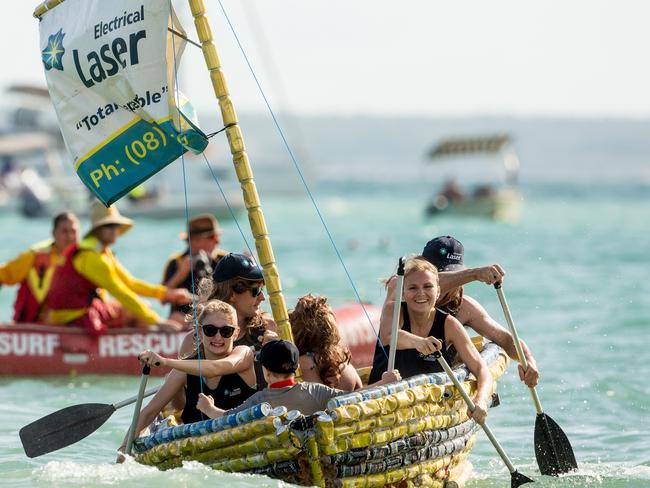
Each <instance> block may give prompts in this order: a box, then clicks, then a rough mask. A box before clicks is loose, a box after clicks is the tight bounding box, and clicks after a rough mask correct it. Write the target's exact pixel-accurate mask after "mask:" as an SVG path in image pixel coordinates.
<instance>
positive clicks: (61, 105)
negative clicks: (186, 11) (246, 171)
mask: <svg viewBox="0 0 650 488" xmlns="http://www.w3.org/2000/svg"><path fill="white" fill-rule="evenodd" d="M57 3H58V2H57ZM172 31H173V32H175V33H178V34H180V35H172V33H171V32H172ZM183 37H185V35H184V31H183V28H182V26H181V25H180V23H179V22H178V19H177V18H176V15H175V13H174V11H173V10H171V9H170V6H169V5H168V3H167V2H160V1H156V0H142V1H141V2H133V1H129V0H112V1H110V2H85V1H83V0H68V1H66V2H61V4H60V5H58V6H57V8H55V9H52V10H50V11H49V12H47V15H44V16H42V18H41V22H40V38H41V48H42V59H43V65H44V67H45V75H46V79H47V84H48V88H49V92H50V97H51V99H52V102H53V103H54V107H55V109H56V113H57V117H58V119H59V124H60V126H61V132H62V133H63V138H64V140H65V143H66V146H67V148H68V151H69V152H70V155H71V157H72V162H73V165H74V169H75V171H76V173H77V174H78V175H79V177H80V178H81V180H82V181H83V183H84V184H85V185H86V186H87V187H88V188H89V189H90V191H91V192H92V193H93V194H94V195H95V196H96V197H97V198H98V199H99V200H100V201H101V202H102V203H104V204H105V205H107V206H108V205H110V204H112V203H113V202H115V201H116V200H118V199H119V198H120V197H122V196H123V195H125V194H126V193H128V192H129V191H131V190H132V189H133V188H136V187H137V186H138V185H140V184H141V183H142V182H143V181H145V180H146V179H148V178H149V177H151V176H153V175H154V174H155V173H157V172H158V171H160V170H161V169H163V168H164V167H165V166H166V165H168V164H169V163H171V162H172V161H174V160H175V159H177V158H178V157H180V156H181V154H183V153H184V152H185V151H187V150H191V151H193V152H195V153H200V152H201V151H202V150H203V149H205V147H206V146H207V137H206V136H205V135H204V134H203V133H202V132H201V130H200V129H199V128H198V126H197V123H196V118H195V114H194V110H193V108H192V106H191V104H190V103H189V101H188V100H187V99H185V97H184V96H183V95H182V94H180V93H179V92H178V91H177V90H176V86H175V72H176V70H175V66H178V64H179V62H180V58H181V55H182V53H183V49H184V47H185V41H184V40H183Z"/></svg>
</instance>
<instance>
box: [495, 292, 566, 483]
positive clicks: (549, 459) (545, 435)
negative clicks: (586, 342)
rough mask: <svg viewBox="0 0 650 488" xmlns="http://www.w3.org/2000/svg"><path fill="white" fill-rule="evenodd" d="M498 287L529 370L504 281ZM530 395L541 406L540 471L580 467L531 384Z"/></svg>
mask: <svg viewBox="0 0 650 488" xmlns="http://www.w3.org/2000/svg"><path fill="white" fill-rule="evenodd" d="M494 288H495V290H496V291H497V295H498V296H499V301H500V302H501V308H503V314H504V315H505V316H506V322H508V327H509V328H510V332H511V333H512V337H513V339H514V343H515V348H516V349H517V356H518V357H519V362H520V363H521V366H522V368H524V371H526V370H527V369H528V362H527V361H526V356H525V355H524V351H523V349H522V348H521V341H520V340H519V334H517V328H516V327H515V323H514V321H513V320H512V315H511V314H510V308H509V307H508V302H506V297H505V295H504V293H503V289H502V288H501V283H495V284H494ZM530 395H531V396H532V398H533V403H534V404H535V410H537V418H536V419H535V457H536V458H537V464H538V466H539V471H540V472H541V473H542V474H545V475H551V476H557V475H559V474H562V473H568V472H569V471H574V470H576V469H578V463H577V462H576V457H575V455H574V454H573V448H572V447H571V443H570V442H569V439H568V438H567V436H566V434H565V433H564V432H563V431H562V429H561V428H560V426H559V425H558V424H557V423H555V421H554V420H553V419H552V418H551V417H549V416H548V415H546V414H545V413H544V410H542V403H541V402H540V401H539V397H538V396H537V391H536V390H535V388H530Z"/></svg>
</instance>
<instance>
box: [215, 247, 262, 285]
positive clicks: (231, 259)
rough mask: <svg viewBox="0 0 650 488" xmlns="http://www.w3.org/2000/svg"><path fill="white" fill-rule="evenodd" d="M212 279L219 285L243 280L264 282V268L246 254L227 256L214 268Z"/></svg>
mask: <svg viewBox="0 0 650 488" xmlns="http://www.w3.org/2000/svg"><path fill="white" fill-rule="evenodd" d="M212 278H213V279H214V281H216V282H217V283H221V282H223V281H227V280H231V279H233V278H243V279H245V280H253V281H261V280H264V275H263V274H262V268H260V266H259V264H257V263H256V262H255V261H254V260H253V259H252V258H250V257H248V256H246V255H244V254H234V253H230V254H226V255H225V256H224V257H222V258H221V259H220V260H219V262H218V263H217V265H216V266H215V267H214V272H213V273H212Z"/></svg>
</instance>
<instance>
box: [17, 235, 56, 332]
mask: <svg viewBox="0 0 650 488" xmlns="http://www.w3.org/2000/svg"><path fill="white" fill-rule="evenodd" d="M32 250H33V252H34V263H33V264H32V268H31V269H30V270H29V272H28V273H27V277H26V278H25V279H24V280H23V281H22V283H20V287H19V288H18V293H17V294H16V302H15V303H14V321H16V322H38V321H39V319H40V318H41V317H40V315H41V312H42V310H43V305H44V304H45V299H46V298H47V294H48V291H49V289H50V285H51V283H52V277H53V275H54V272H55V268H56V265H57V263H56V262H53V261H52V243H51V242H50V241H48V242H47V243H40V244H37V245H35V246H34V247H33V248H32Z"/></svg>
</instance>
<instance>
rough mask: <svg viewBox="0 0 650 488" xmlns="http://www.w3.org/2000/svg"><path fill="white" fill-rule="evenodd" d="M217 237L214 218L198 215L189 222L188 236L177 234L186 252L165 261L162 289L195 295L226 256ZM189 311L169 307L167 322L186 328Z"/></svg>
mask: <svg viewBox="0 0 650 488" xmlns="http://www.w3.org/2000/svg"><path fill="white" fill-rule="evenodd" d="M220 236H221V228H220V227H219V222H218V221H217V219H216V218H215V217H214V216H213V215H210V214H201V215H197V216H196V217H194V218H192V219H191V220H190V221H189V224H188V226H187V232H181V233H180V234H179V237H180V238H181V239H182V240H184V241H186V242H187V248H186V249H185V250H184V251H183V252H181V253H177V254H174V255H173V256H171V257H170V258H169V259H168V260H167V263H166V264H165V269H164V271H163V280H162V283H163V285H165V286H166V287H168V288H185V289H186V290H187V291H189V292H191V293H195V292H196V291H197V290H198V285H199V282H200V281H201V280H202V279H203V278H207V277H210V276H211V275H212V271H213V270H214V268H215V266H216V265H217V262H218V261H219V259H221V258H222V257H223V256H225V255H226V254H227V252H226V251H224V250H223V249H219V241H220ZM192 277H194V286H192ZM191 311H192V308H191V306H189V305H176V304H172V306H171V311H170V315H169V318H170V319H171V320H175V321H177V322H179V323H181V324H186V323H187V320H186V316H187V315H188V314H190V313H191Z"/></svg>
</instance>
